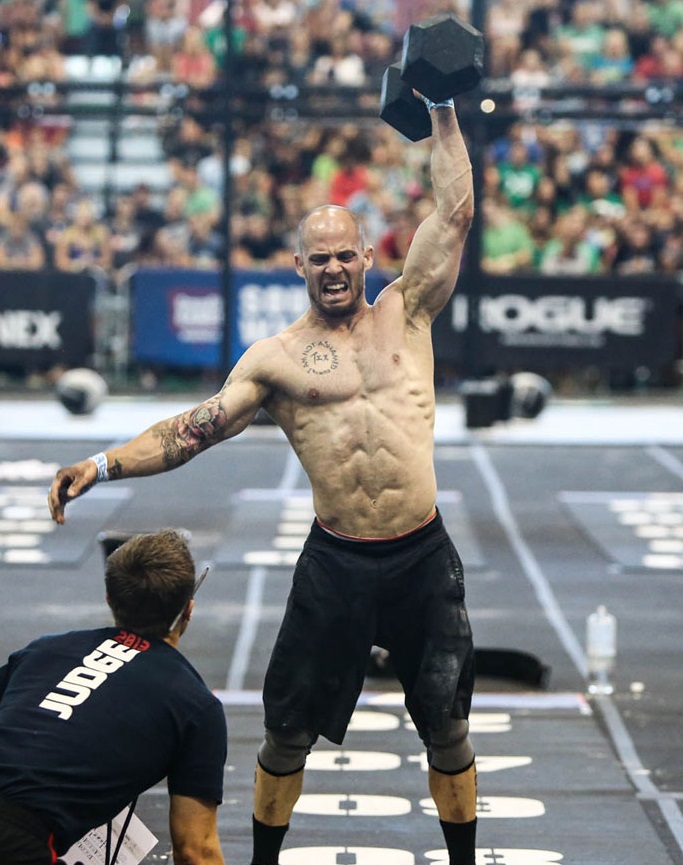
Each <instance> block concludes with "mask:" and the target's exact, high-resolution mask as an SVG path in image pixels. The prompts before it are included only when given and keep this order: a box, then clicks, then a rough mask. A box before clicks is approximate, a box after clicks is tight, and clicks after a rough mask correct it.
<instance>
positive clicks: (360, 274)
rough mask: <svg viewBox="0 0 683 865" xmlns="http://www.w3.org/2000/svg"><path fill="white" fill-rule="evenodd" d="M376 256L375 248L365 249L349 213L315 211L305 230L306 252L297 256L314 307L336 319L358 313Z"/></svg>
mask: <svg viewBox="0 0 683 865" xmlns="http://www.w3.org/2000/svg"><path fill="white" fill-rule="evenodd" d="M372 257H373V256H372V247H365V248H364V247H363V245H362V238H361V236H360V232H359V230H358V226H357V225H356V223H355V221H354V219H353V217H352V216H351V214H350V213H349V212H348V211H346V210H343V209H341V208H322V209H320V210H317V211H314V212H313V214H311V215H310V216H309V217H308V218H307V220H306V222H305V224H304V227H303V233H302V249H301V251H300V252H298V253H296V254H295V256H294V261H295V265H296V270H297V273H298V274H299V276H302V277H303V278H304V279H305V280H306V287H307V289H308V296H309V299H310V302H311V307H312V308H313V309H314V310H316V311H318V312H320V313H322V314H323V315H325V316H330V317H333V318H342V317H344V316H348V315H351V314H353V313H354V312H356V311H357V310H358V309H359V308H360V307H361V306H362V304H363V301H364V298H365V271H366V270H367V269H368V268H369V267H370V266H371V265H372Z"/></svg>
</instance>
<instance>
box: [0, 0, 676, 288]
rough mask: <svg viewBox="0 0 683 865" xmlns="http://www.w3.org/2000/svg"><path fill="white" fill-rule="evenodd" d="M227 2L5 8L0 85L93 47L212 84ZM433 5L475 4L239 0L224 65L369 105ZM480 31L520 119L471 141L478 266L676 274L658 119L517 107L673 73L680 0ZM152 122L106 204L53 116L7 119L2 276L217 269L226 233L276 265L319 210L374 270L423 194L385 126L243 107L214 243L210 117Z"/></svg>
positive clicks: (671, 194)
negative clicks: (337, 90) (334, 218)
mask: <svg viewBox="0 0 683 865" xmlns="http://www.w3.org/2000/svg"><path fill="white" fill-rule="evenodd" d="M224 11H225V6H224V3H223V2H222V0H149V2H143V0H129V2H128V3H124V2H122V0H92V2H91V0H5V2H3V3H2V4H0V32H1V38H2V46H1V50H0V86H2V87H12V86H14V85H18V86H21V85H25V84H27V83H30V82H44V81H52V82H60V81H63V80H65V77H66V72H65V68H66V64H67V63H68V60H69V58H70V57H73V56H80V55H87V56H98V55H105V56H115V57H119V58H120V59H121V68H122V74H124V75H125V80H126V81H128V82H130V83H133V84H137V85H150V86H152V85H155V84H158V83H159V82H161V81H165V82H168V81H170V82H174V83H181V84H186V85H187V86H188V87H189V88H197V89H198V90H200V91H201V90H205V89H207V88H209V89H210V88H212V87H213V88H216V87H220V86H221V81H222V76H223V75H225V69H226V52H227V49H226V39H225V27H224ZM440 11H455V12H456V13H457V14H458V15H460V16H461V17H463V18H469V17H470V14H471V10H470V9H469V8H468V5H467V3H466V2H465V0H462V2H458V0H424V2H422V3H419V2H407V0H241V2H237V3H233V8H232V13H231V14H232V17H233V23H234V46H232V48H231V50H232V51H233V52H234V53H233V54H232V55H231V57H230V61H231V62H230V64H229V68H230V70H231V74H232V75H233V76H234V84H235V85H236V88H237V90H238V91H239V90H245V91H246V90H250V89H254V88H259V87H261V88H273V87H278V86H287V85H291V84H294V85H296V86H298V87H302V86H310V87H317V86H319V87H322V86H325V87H329V86H331V85H332V86H333V85H340V86H343V87H345V88H358V90H359V94H363V97H364V98H372V97H368V96H367V94H368V93H370V94H373V93H374V94H375V98H377V96H378V93H379V88H380V82H381V77H382V74H383V72H384V69H385V68H386V66H387V65H388V64H389V63H391V62H393V61H394V60H395V59H397V57H398V56H399V55H400V46H401V40H402V35H403V32H404V29H405V26H406V25H407V23H408V22H409V21H410V20H414V19H416V18H422V17H424V16H426V15H429V14H433V13H436V12H440ZM485 35H486V45H487V60H486V62H487V76H490V77H493V78H499V79H501V80H506V81H509V82H510V83H511V85H512V87H513V98H514V105H515V107H516V108H517V109H518V112H519V116H518V119H517V120H516V121H515V122H513V123H511V124H510V125H509V126H508V127H507V128H506V129H504V130H502V131H501V132H500V134H497V135H496V136H495V137H494V138H493V139H492V140H491V141H490V142H489V144H488V146H487V150H486V156H485V162H486V165H485V179H484V190H483V195H482V196H481V199H480V206H481V208H482V215H483V236H482V247H483V249H482V252H483V259H482V266H483V269H484V270H485V271H487V272H491V273H498V274H500V273H504V274H509V273H519V272H528V271H537V272H541V273H546V274H575V275H581V274H598V273H616V274H624V275H626V274H634V273H654V272H658V273H668V274H677V273H681V272H683V131H681V129H680V128H679V127H677V125H676V124H675V122H671V121H669V122H667V121H666V119H665V120H664V121H652V122H651V123H647V124H644V123H629V112H628V108H626V110H625V111H624V120H623V122H620V123H615V122H613V121H610V122H608V121H601V120H591V121H582V122H568V121H562V120H557V119H556V120H553V122H549V123H548V122H546V123H540V122H538V121H537V120H536V119H534V115H533V112H532V111H530V110H529V109H530V107H533V102H534V99H537V98H538V88H544V87H548V86H551V85H553V84H567V83H571V84H593V85H597V86H600V87H604V86H607V85H613V84H629V83H636V84H637V83H650V84H656V85H666V84H667V82H668V83H673V84H675V83H677V82H678V80H679V79H680V78H681V77H682V75H683V0H635V2H632V0H576V2H574V0H490V2H489V3H488V5H487V8H486V15H485ZM53 98H57V97H53ZM139 98H140V99H141V100H143V101H144V98H145V97H144V94H141V95H140V96H139ZM359 98H361V97H360V95H359ZM141 104H142V103H141ZM198 104H199V103H198ZM678 113H679V114H680V111H679V112H678ZM158 133H159V136H160V138H161V141H162V144H163V152H164V154H165V159H166V162H167V165H168V169H169V176H170V178H171V179H170V183H169V185H168V188H167V189H165V190H163V191H162V192H161V193H159V192H158V191H157V192H156V193H154V192H153V191H152V190H151V189H150V188H149V187H148V186H146V185H145V184H144V183H140V184H137V185H135V186H134V187H133V188H131V189H129V190H125V191H123V192H121V193H120V194H119V195H117V196H116V197H115V198H114V199H113V200H111V199H110V200H108V201H104V200H103V199H102V198H101V197H98V196H89V195H86V194H85V193H84V191H83V189H81V188H79V184H78V180H77V173H76V172H75V171H74V165H73V163H72V161H70V160H69V158H68V157H67V148H66V142H67V140H68V135H69V123H68V122H65V121H64V118H63V117H61V118H60V117H52V119H51V120H50V117H49V116H46V117H42V118H40V117H39V118H38V119H35V118H32V119H28V120H27V119H26V118H23V119H22V118H21V117H19V116H16V115H15V114H14V113H13V112H12V111H6V112H5V113H4V114H3V127H2V129H1V130H0V229H1V231H0V268H5V269H39V268H44V267H54V268H57V269H59V270H62V271H75V270H80V269H82V268H88V267H93V266H96V267H99V268H101V269H104V270H105V271H107V272H116V271H119V270H120V269H121V268H122V267H125V266H126V265H131V264H132V265H136V266H146V265H153V266H157V265H163V266H170V267H174V266H182V267H186V266H189V267H207V268H219V267H220V266H221V264H222V262H223V260H224V258H225V255H226V245H227V239H226V238H227V237H228V236H229V238H230V241H229V242H230V248H231V261H232V262H233V264H234V265H235V266H238V267H241V266H244V267H262V266H263V267H270V266H273V265H280V264H284V265H289V264H290V263H291V250H292V249H293V245H294V243H295V236H296V226H297V223H298V221H299V219H300V218H301V216H302V215H303V214H304V213H305V212H307V211H308V210H309V209H310V208H311V207H314V206H316V205H318V204H320V203H323V202H333V203H336V204H342V205H346V206H348V207H350V208H352V209H353V210H354V211H356V212H358V213H359V214H360V215H361V216H362V217H363V219H364V220H365V222H366V225H367V231H368V236H369V238H370V239H371V242H373V244H374V246H375V248H376V257H377V261H378V264H379V266H380V267H383V268H386V269H388V270H400V268H401V266H402V261H403V258H404V256H405V253H406V250H407V248H408V246H409V243H410V240H411V238H412V235H413V232H414V231H415V228H416V226H417V224H418V223H419V222H420V220H421V219H422V218H423V216H424V214H425V213H426V212H427V211H428V210H429V208H430V206H431V190H430V183H429V146H428V145H426V144H424V143H417V144H408V143H407V142H406V141H405V140H404V139H402V138H401V136H400V135H399V134H398V133H397V132H396V131H395V130H394V129H392V128H391V127H389V126H388V125H386V124H384V123H381V122H379V121H367V120H366V121H359V120H351V119H349V120H346V121H344V122H341V121H334V122H332V121H330V122H326V120H325V117H324V116H320V117H317V118H316V119H315V122H312V121H305V120H299V121H287V120H282V121H280V122H276V121H274V120H273V119H272V118H268V119H266V120H265V121H261V122H254V121H253V120H250V121H247V120H243V121H238V123H237V126H236V129H235V139H234V147H233V150H232V153H231V157H230V163H229V164H230V177H231V181H232V182H231V222H230V232H229V234H228V232H227V231H226V226H225V219H226V214H225V212H224V203H223V190H224V188H225V176H224V158H223V156H224V152H223V134H222V127H221V124H220V123H215V122H213V123H212V122H211V121H210V120H208V121H207V119H206V117H200V119H197V117H196V116H193V112H192V111H191V110H190V111H188V112H186V113H185V114H183V115H180V116H179V115H178V114H177V113H172V114H169V115H168V116H166V115H164V114H163V112H160V113H159V118H158ZM466 133H467V130H466Z"/></svg>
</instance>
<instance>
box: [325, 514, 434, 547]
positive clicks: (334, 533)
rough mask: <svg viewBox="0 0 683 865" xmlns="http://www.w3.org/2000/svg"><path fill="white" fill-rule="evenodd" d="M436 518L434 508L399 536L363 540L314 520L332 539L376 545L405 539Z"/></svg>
mask: <svg viewBox="0 0 683 865" xmlns="http://www.w3.org/2000/svg"><path fill="white" fill-rule="evenodd" d="M436 516H437V510H436V508H434V510H433V511H432V512H431V514H430V515H429V516H428V517H427V519H426V520H422V522H421V523H420V524H419V525H417V526H415V528H414V529H409V530H408V531H407V532H401V534H400V535H392V536H391V537H389V538H363V537H358V536H357V535H345V534H344V532H337V531H335V530H334V529H332V528H330V527H329V526H326V525H325V523H324V522H323V521H322V520H321V519H319V518H318V517H316V518H315V521H316V523H317V524H318V525H319V526H320V528H321V529H322V530H323V531H324V532H327V534H328V535H332V537H334V538H340V539H341V540H342V541H356V542H357V543H361V544H377V543H381V542H382V541H398V540H401V538H407V537H409V536H410V535H412V534H414V533H415V532H419V531H420V529H421V528H422V527H423V526H426V525H428V524H429V523H431V521H432V520H434V519H436Z"/></svg>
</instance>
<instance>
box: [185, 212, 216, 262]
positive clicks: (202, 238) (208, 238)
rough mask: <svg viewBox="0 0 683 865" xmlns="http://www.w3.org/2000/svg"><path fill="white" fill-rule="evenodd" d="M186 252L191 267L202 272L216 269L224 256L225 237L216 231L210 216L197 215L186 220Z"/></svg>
mask: <svg viewBox="0 0 683 865" xmlns="http://www.w3.org/2000/svg"><path fill="white" fill-rule="evenodd" d="M188 223H189V229H190V230H189V234H188V239H187V251H188V256H189V261H190V266H191V267H198V268H200V269H202V270H215V269H217V268H218V267H219V266H220V265H221V263H222V261H223V258H224V256H225V237H224V234H223V233H221V232H220V231H218V230H217V229H216V228H215V227H214V225H213V222H212V220H211V217H210V216H207V214H205V213H197V214H195V215H194V216H190V218H189V219H188Z"/></svg>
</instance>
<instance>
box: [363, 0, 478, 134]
mask: <svg viewBox="0 0 683 865" xmlns="http://www.w3.org/2000/svg"><path fill="white" fill-rule="evenodd" d="M483 71H484V37H483V36H482V34H481V33H480V32H479V31H478V30H476V29H475V28H474V27H472V26H471V25H470V24H468V23H467V22H466V21H463V20H462V19H460V18H458V16H457V15H454V14H453V13H452V12H444V13H441V14H440V15H434V16H433V17H432V18H426V19H425V20H424V21H420V22H419V23H418V24H413V25H412V26H411V27H409V28H408V31H407V32H406V34H405V36H404V37H403V56H402V58H401V61H400V63H393V64H392V65H391V66H389V67H388V68H387V69H386V71H385V73H384V77H383V79H382V95H381V103H380V115H379V116H380V117H381V118H382V120H385V121H386V122H387V123H388V124H389V125H390V126H393V127H394V129H397V130H398V131H399V132H401V133H402V134H403V135H405V137H406V138H409V139H410V140H411V141H420V140H421V139H423V138H428V137H429V136H430V135H431V134H432V122H431V120H430V117H429V111H428V110H427V107H426V105H425V104H424V102H422V100H421V99H417V98H416V97H415V96H414V95H413V89H415V90H417V91H418V92H419V93H422V94H423V95H424V96H426V97H427V98H428V99H430V100H431V101H432V102H443V101H444V100H446V99H450V98H451V97H453V96H457V95H458V94H459V93H465V92H466V91H468V90H472V89H473V88H474V87H476V86H477V84H478V83H479V81H480V79H481V77H482V74H483Z"/></svg>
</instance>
